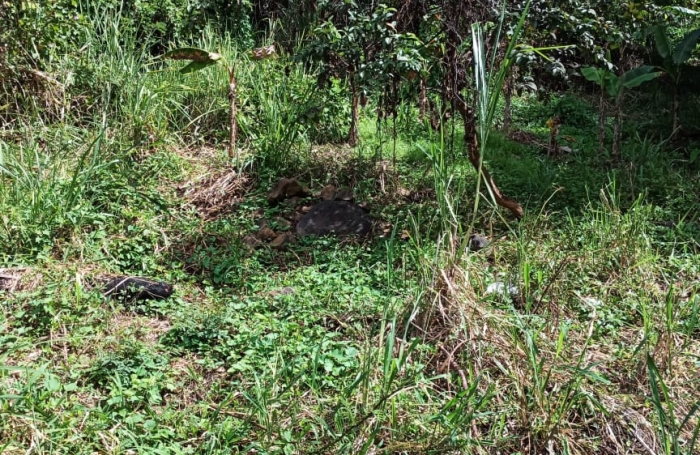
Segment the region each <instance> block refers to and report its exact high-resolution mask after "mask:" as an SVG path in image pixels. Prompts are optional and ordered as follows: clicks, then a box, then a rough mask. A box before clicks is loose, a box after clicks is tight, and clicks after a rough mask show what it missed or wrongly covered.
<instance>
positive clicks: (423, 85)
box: [418, 77, 428, 122]
mask: <svg viewBox="0 0 700 455" xmlns="http://www.w3.org/2000/svg"><path fill="white" fill-rule="evenodd" d="M418 96H419V99H418V109H419V112H420V114H419V115H420V117H419V118H420V121H421V122H423V121H424V120H425V113H426V112H427V110H428V83H427V81H426V80H425V78H424V77H422V78H421V79H420V95H418Z"/></svg>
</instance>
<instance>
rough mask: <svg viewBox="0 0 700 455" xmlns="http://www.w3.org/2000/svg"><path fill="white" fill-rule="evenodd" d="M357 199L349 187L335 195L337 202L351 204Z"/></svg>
mask: <svg viewBox="0 0 700 455" xmlns="http://www.w3.org/2000/svg"><path fill="white" fill-rule="evenodd" d="M354 197H355V194H354V193H353V191H352V189H350V188H348V187H347V186H344V187H343V188H341V189H339V190H338V192H337V193H336V194H335V200H336V201H347V202H351V201H352V200H353V199H354Z"/></svg>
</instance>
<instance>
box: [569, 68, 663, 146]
mask: <svg viewBox="0 0 700 455" xmlns="http://www.w3.org/2000/svg"><path fill="white" fill-rule="evenodd" d="M581 73H582V74H583V76H584V77H585V78H586V79H588V80H589V81H592V82H595V83H596V84H598V86H599V87H600V88H601V94H600V113H599V117H598V118H599V121H598V139H599V142H600V143H599V145H600V149H601V152H602V151H603V150H604V149H605V117H606V114H605V94H606V93H607V94H608V95H609V96H610V97H611V98H612V99H614V100H615V112H614V120H613V147H612V154H613V156H615V157H617V156H618V155H619V144H620V127H621V122H622V97H623V94H624V89H626V88H633V87H637V86H639V85H641V84H643V83H644V82H647V81H650V80H652V79H654V78H657V77H659V76H660V75H661V72H659V71H656V72H655V71H654V67H653V66H648V65H643V66H639V67H637V68H634V69H631V70H629V71H627V72H626V73H624V74H623V75H621V76H617V75H616V74H615V73H614V72H612V71H610V70H608V69H605V68H596V67H591V66H589V67H585V68H582V69H581Z"/></svg>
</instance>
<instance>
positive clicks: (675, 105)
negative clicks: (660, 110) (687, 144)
mask: <svg viewBox="0 0 700 455" xmlns="http://www.w3.org/2000/svg"><path fill="white" fill-rule="evenodd" d="M679 104H680V102H679V101H678V84H677V83H676V84H674V85H673V133H671V136H674V135H675V134H676V133H677V132H678V111H679V109H680V107H679Z"/></svg>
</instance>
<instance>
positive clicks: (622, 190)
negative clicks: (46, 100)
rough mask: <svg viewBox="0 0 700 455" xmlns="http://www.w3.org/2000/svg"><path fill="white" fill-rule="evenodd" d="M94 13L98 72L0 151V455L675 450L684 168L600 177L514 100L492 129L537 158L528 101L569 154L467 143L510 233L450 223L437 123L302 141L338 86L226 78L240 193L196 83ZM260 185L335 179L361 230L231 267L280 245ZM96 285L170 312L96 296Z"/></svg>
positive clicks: (690, 381)
mask: <svg viewBox="0 0 700 455" xmlns="http://www.w3.org/2000/svg"><path fill="white" fill-rule="evenodd" d="M95 20H96V21H103V22H101V23H102V24H103V25H102V26H101V27H103V28H104V27H111V28H110V30H115V32H113V33H112V34H104V35H99V36H98V35H97V34H95V35H94V36H88V38H87V39H90V40H91V41H90V42H91V43H92V44H91V46H90V47H89V49H90V52H95V55H102V56H103V57H101V58H100V59H96V58H95V59H93V58H86V59H81V60H80V62H79V63H80V64H81V65H83V66H81V67H80V68H82V69H81V71H82V72H81V73H80V74H81V76H80V78H82V79H81V80H77V81H76V82H75V84H74V85H72V86H68V89H67V90H66V92H65V93H63V96H64V97H65V99H64V101H61V103H64V102H66V103H68V105H76V106H79V107H78V108H75V109H71V110H68V111H67V113H66V114H65V116H64V117H63V118H62V119H60V120H56V118H55V115H54V113H55V111H56V109H54V108H51V109H48V108H47V109H46V110H42V109H43V108H41V107H37V106H33V107H32V108H31V109H29V108H27V111H26V112H25V113H24V115H22V116H21V117H20V118H21V120H20V121H17V122H14V123H11V124H7V125H6V126H5V128H4V130H3V131H2V137H1V138H0V262H1V266H2V267H3V268H2V270H0V287H1V288H2V289H4V290H0V308H2V311H0V328H1V330H0V346H2V347H1V348H0V417H1V418H0V449H1V450H0V451H2V452H3V453H8V454H14V453H24V452H32V453H95V452H98V453H231V452H254V453H270V454H272V453H275V454H276V453H283V454H293V453H300V454H301V453H303V454H307V453H318V454H325V453H333V452H335V453H365V454H375V453H407V454H408V453H474V454H479V453H570V454H587V453H639V454H643V453H664V454H693V453H698V450H700V449H699V448H698V442H697V439H698V436H697V435H698V428H700V426H699V424H698V412H700V411H698V403H700V394H699V393H698V390H700V387H699V384H698V377H699V376H698V374H697V373H698V371H700V338H699V337H700V325H699V324H700V293H699V292H698V291H699V290H700V255H699V251H700V244H699V242H700V224H699V223H700V220H699V218H698V216H699V214H700V201H699V200H698V195H697V183H696V182H697V181H698V178H699V177H700V176H698V169H697V167H693V166H692V165H690V164H689V163H687V162H685V161H683V159H682V155H680V154H678V155H676V154H675V152H674V151H673V150H669V147H668V146H667V144H664V143H662V142H660V141H655V140H652V139H648V138H647V139H645V138H641V137H638V136H635V135H634V134H630V135H628V137H627V139H626V140H625V144H624V148H623V156H624V164H623V165H615V166H612V167H609V166H608V165H606V164H605V163H604V162H603V161H602V160H601V159H600V157H599V156H597V155H596V150H597V143H596V139H595V134H596V130H595V114H594V113H593V119H594V122H593V124H592V125H591V124H589V123H590V122H588V120H589V118H590V117H591V112H590V110H589V109H590V108H588V107H587V106H588V105H587V104H586V103H585V101H584V100H582V99H580V98H578V97H576V96H573V95H567V97H564V98H562V100H560V101H557V103H555V104H554V105H553V106H552V105H550V106H548V105H544V104H542V103H539V102H538V101H536V100H534V99H528V98H526V97H525V98H520V99H517V100H514V103H515V104H514V109H515V110H514V114H515V115H514V119H515V121H516V123H515V126H516V127H517V128H521V129H523V130H525V131H527V132H530V133H532V134H535V135H539V137H540V138H541V140H545V141H546V137H547V134H548V132H547V131H546V129H544V126H543V125H544V122H545V121H546V119H547V117H548V116H549V115H551V114H552V112H551V110H552V109H554V110H559V111H561V112H564V113H566V114H567V115H568V118H569V119H570V121H569V122H568V123H567V121H566V120H565V123H564V126H563V127H562V129H563V131H562V134H563V135H567V136H571V137H573V138H576V142H575V145H574V147H573V148H574V152H573V153H572V154H571V155H568V156H565V157H562V158H560V159H551V158H547V157H546V156H544V155H543V154H542V152H541V150H539V149H537V148H536V147H534V146H532V145H530V144H522V143H516V142H513V141H512V140H510V139H509V138H508V137H507V136H506V135H504V134H501V133H499V132H497V131H494V132H492V134H491V135H490V138H489V142H488V144H487V145H486V147H485V149H484V151H485V153H484V156H485V162H486V165H487V166H489V168H490V170H491V171H492V172H493V174H494V176H495V177H496V178H497V180H498V182H499V183H500V184H501V186H502V188H503V189H504V191H505V192H506V193H507V194H509V195H511V196H515V197H517V198H518V199H519V200H520V201H521V202H523V203H524V205H525V206H526V216H525V218H524V219H523V220H522V221H521V222H518V223H515V222H513V221H512V220H510V219H509V218H508V217H507V216H505V215H504V214H502V213H501V212H500V211H498V210H497V209H495V208H494V207H490V206H489V200H490V198H489V197H488V196H487V195H482V199H481V203H480V204H479V207H480V208H479V210H478V212H476V214H473V213H472V212H471V210H472V207H473V206H474V204H473V201H474V194H473V193H474V188H476V178H475V174H474V172H473V170H472V168H471V166H470V164H469V163H468V161H467V160H466V158H465V157H464V156H463V154H462V152H461V150H460V145H461V144H462V139H461V137H460V135H459V134H456V133H455V134H453V130H452V125H449V124H448V125H445V128H444V134H440V133H436V132H434V131H431V130H430V129H428V128H424V126H423V125H419V124H416V123H415V122H411V121H410V120H409V116H407V118H400V119H398V121H397V124H398V125H399V132H398V134H397V139H396V142H394V137H393V134H392V131H391V126H392V125H391V124H387V125H382V127H381V129H379V130H378V129H377V128H376V125H375V123H374V122H373V121H372V120H371V112H370V111H369V110H367V111H366V112H365V114H364V115H365V117H364V120H363V123H362V125H361V129H360V131H361V136H362V143H361V144H360V146H359V147H358V149H357V150H350V149H348V148H347V147H344V146H340V145H333V144H332V143H325V141H331V142H332V140H333V138H334V137H336V136H338V135H339V134H341V132H342V131H344V127H345V126H346V124H347V118H336V117H342V116H338V115H337V112H341V113H342V112H347V103H348V100H347V97H344V95H345V93H344V91H343V87H342V86H340V85H338V86H337V87H335V88H334V90H335V92H333V93H332V95H331V99H330V100H324V98H323V97H322V96H323V95H322V94H320V93H318V91H315V90H314V91H312V90H311V89H312V88H313V87H314V85H313V82H314V81H313V77H312V76H313V74H312V73H309V72H308V70H307V71H303V70H301V69H296V68H295V69H293V70H292V71H290V76H288V78H284V77H283V74H284V63H285V62H284V60H281V61H279V62H275V61H272V62H270V61H266V62H263V63H254V62H248V61H242V63H241V66H240V72H239V75H240V76H239V77H240V90H241V92H240V93H241V119H240V123H241V129H242V132H243V133H242V136H243V139H242V143H241V145H240V147H241V149H242V151H243V152H245V153H244V156H246V157H248V160H249V161H248V166H247V167H246V171H247V172H246V174H245V176H244V177H245V178H241V176H240V174H238V173H237V172H236V171H235V170H234V169H232V168H231V167H230V163H228V162H227V161H226V158H225V153H226V152H225V150H226V147H225V144H222V143H221V141H222V140H223V138H225V137H226V136H227V135H226V132H225V131H223V130H222V129H221V126H220V125H224V124H226V115H227V109H228V106H227V100H226V98H225V90H226V87H225V85H222V84H221V81H222V80H224V79H223V75H221V74H219V73H217V72H216V71H215V70H212V71H209V70H205V71H202V72H199V73H196V74H191V75H186V76H182V75H179V74H178V73H177V72H176V71H172V70H168V69H165V68H160V69H159V71H153V72H146V71H145V68H148V67H149V65H147V63H148V62H150V60H149V59H148V57H147V56H146V55H145V54H143V53H141V54H139V52H140V51H139V50H138V49H139V48H138V46H129V45H128V43H130V42H131V41H129V39H130V38H129V37H128V36H117V35H116V33H117V32H116V31H117V30H119V27H116V26H115V25H114V24H115V23H117V22H118V20H119V18H118V17H114V16H110V15H109V12H108V11H105V13H104V16H99V15H98V16H97V19H95ZM115 21H117V22H115ZM103 36H104V38H103ZM206 39H208V40H209V41H207V42H204V43H201V44H202V47H206V48H210V49H219V50H221V49H224V50H227V52H231V53H233V52H234V51H233V50H231V49H233V48H232V47H231V43H226V42H218V41H216V40H215V39H213V38H206ZM132 44H133V43H132ZM127 49H129V50H127ZM130 49H137V52H136V54H135V55H133V54H132V53H131V51H130ZM90 55H92V54H90ZM71 58H72V57H71V56H66V57H65V60H63V61H59V62H57V63H56V66H55V67H54V68H51V71H52V72H53V74H55V76H56V77H57V80H63V77H64V76H65V75H66V74H67V72H70V71H77V68H78V67H77V66H75V65H77V64H78V62H76V61H75V60H72V59H71ZM73 58H74V57H73ZM281 81H285V82H284V83H282V82H281ZM211 87H221V90H216V89H214V90H212V89H211ZM303 100H306V101H307V102H308V104H302V103H301V101H303ZM326 101H327V102H328V104H327V105H324V103H325V102H326ZM81 103H82V104H81ZM334 103H335V104H334ZM335 105H338V106H339V107H340V109H339V110H338V111H336V112H334V111H333V109H330V110H329V109H327V107H328V106H335ZM314 106H315V107H314ZM54 107H55V106H54ZM59 111H60V109H59ZM559 111H557V112H559ZM309 112H311V113H312V114H313V115H310V114H308V113H309ZM307 114H308V115H307ZM294 122H296V123H294ZM288 124H294V125H295V128H292V129H289V128H287V126H289V125H288ZM459 130H460V128H456V129H455V131H459ZM319 139H323V141H324V143H322V144H318V143H317V142H316V141H317V140H319ZM394 156H396V161H395V162H394V159H393V158H394ZM283 175H284V176H297V177H298V178H299V179H300V181H302V182H303V183H304V184H305V185H307V186H309V187H310V188H311V190H312V191H314V192H315V191H319V190H320V189H321V188H322V187H323V186H324V185H326V184H328V183H333V184H337V185H351V186H353V187H354V188H355V189H356V193H357V194H358V198H359V199H361V200H363V201H366V202H369V204H370V207H371V209H372V214H373V216H374V218H375V220H376V222H377V223H376V224H377V225H376V229H375V233H376V235H375V236H373V237H372V238H371V239H370V240H367V241H364V242H358V241H349V240H338V239H328V238H324V239H315V240H308V239H299V240H297V241H296V242H295V243H292V244H290V245H288V246H287V247H286V248H283V249H280V250H277V249H272V248H269V247H267V246H265V245H263V246H262V247H258V248H251V247H250V246H249V244H248V243H247V242H248V240H249V239H250V238H251V237H253V236H255V235H256V234H257V233H258V231H259V224H258V222H259V220H260V219H261V218H264V219H266V220H267V222H268V223H270V225H271V226H274V227H275V229H276V230H277V231H284V230H285V229H289V228H288V227H285V226H284V225H283V223H281V221H280V220H279V217H280V216H282V215H284V211H285V210H287V208H286V206H285V205H284V204H283V205H280V206H276V207H271V206H269V204H268V203H267V202H266V200H265V197H266V193H267V191H268V190H269V189H270V188H271V186H272V184H273V183H274V180H275V178H277V177H280V176H283ZM482 192H483V191H482ZM313 201H314V199H313V198H309V199H308V200H305V201H303V203H304V204H311V203H312V202H313ZM473 215H475V216H474V218H472V216H473ZM472 219H473V220H474V221H473V227H474V229H475V230H477V231H479V232H480V233H482V234H485V235H487V236H488V237H489V238H490V239H491V244H490V246H489V247H487V248H486V249H484V250H481V251H479V252H465V251H464V246H465V245H464V236H465V235H466V234H467V233H468V231H469V225H470V223H471V222H472ZM116 273H119V274H133V275H145V276H151V277H154V278H158V279H162V280H166V281H168V282H171V283H174V284H175V287H176V292H175V294H174V296H173V297H171V298H169V299H167V300H165V301H160V302H147V303H140V304H137V305H134V304H128V303H120V302H118V301H114V300H109V299H105V298H104V297H103V296H102V295H101V293H100V292H99V288H98V287H96V286H95V281H94V278H95V277H98V276H100V275H102V274H116ZM15 276H16V277H17V279H15V278H14V277H15ZM498 283H500V284H501V285H500V288H503V289H507V288H508V286H511V287H514V289H515V292H512V293H511V292H504V293H501V292H488V290H489V289H491V290H493V289H498V288H499V286H498ZM494 285H496V286H495V287H494Z"/></svg>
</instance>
